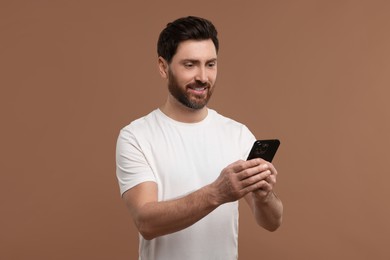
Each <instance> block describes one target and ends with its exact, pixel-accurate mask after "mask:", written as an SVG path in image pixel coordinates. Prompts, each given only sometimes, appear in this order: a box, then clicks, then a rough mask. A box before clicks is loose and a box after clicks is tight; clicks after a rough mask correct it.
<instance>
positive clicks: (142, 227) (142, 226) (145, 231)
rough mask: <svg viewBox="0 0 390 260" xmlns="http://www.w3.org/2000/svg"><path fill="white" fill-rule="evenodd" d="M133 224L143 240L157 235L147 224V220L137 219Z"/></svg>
mask: <svg viewBox="0 0 390 260" xmlns="http://www.w3.org/2000/svg"><path fill="white" fill-rule="evenodd" d="M135 224H136V226H137V229H138V232H139V233H140V235H141V236H142V237H143V238H144V239H145V240H152V239H154V238H156V237H158V234H156V232H154V231H153V228H152V227H151V226H150V225H148V223H147V221H142V220H137V221H136V223H135Z"/></svg>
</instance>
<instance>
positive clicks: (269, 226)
mask: <svg viewBox="0 0 390 260" xmlns="http://www.w3.org/2000/svg"><path fill="white" fill-rule="evenodd" d="M281 225H282V218H279V219H277V220H275V221H273V222H272V223H267V224H266V225H262V227H263V228H264V229H266V230H267V231H269V232H275V231H276V230H278V229H279V227H280V226H281Z"/></svg>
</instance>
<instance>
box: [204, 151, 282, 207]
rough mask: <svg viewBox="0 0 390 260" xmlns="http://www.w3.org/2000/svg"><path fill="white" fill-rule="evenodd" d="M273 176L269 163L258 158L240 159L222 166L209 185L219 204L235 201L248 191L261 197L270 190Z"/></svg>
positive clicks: (272, 169)
mask: <svg viewBox="0 0 390 260" xmlns="http://www.w3.org/2000/svg"><path fill="white" fill-rule="evenodd" d="M272 175H274V176H272ZM275 176H276V170H275V168H274V167H273V166H272V164H271V163H268V162H266V161H264V160H262V159H258V158H256V159H252V160H249V161H243V160H240V161H236V162H234V163H232V164H230V165H228V166H227V167H226V168H224V169H223V170H222V172H221V174H220V175H219V177H218V178H217V179H216V180H215V181H214V182H213V183H212V184H211V186H212V187H214V188H215V190H216V196H217V200H218V202H219V203H220V204H223V203H226V202H231V201H236V200H238V199H240V198H242V197H244V196H245V195H246V194H248V193H250V192H254V193H255V194H256V196H257V197H259V198H263V197H265V196H267V195H268V193H269V192H270V191H272V188H273V185H274V183H275V182H276V179H275Z"/></svg>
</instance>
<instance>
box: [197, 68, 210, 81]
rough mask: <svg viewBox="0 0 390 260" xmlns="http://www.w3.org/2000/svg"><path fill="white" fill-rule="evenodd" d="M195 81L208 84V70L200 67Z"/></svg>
mask: <svg viewBox="0 0 390 260" xmlns="http://www.w3.org/2000/svg"><path fill="white" fill-rule="evenodd" d="M195 80H196V81H198V82H201V83H207V80H208V78H207V72H206V68H204V67H200V68H199V69H198V72H197V74H196V77H195Z"/></svg>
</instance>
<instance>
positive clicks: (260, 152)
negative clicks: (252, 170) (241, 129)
mask: <svg viewBox="0 0 390 260" xmlns="http://www.w3.org/2000/svg"><path fill="white" fill-rule="evenodd" d="M279 145H280V141H279V140H278V139H269V140H257V141H255V143H254V144H253V146H252V149H251V151H250V153H249V156H248V159H247V160H251V159H253V158H262V159H264V160H266V161H268V162H272V159H273V158H274V156H275V154H276V151H277V150H278V148H279Z"/></svg>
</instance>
